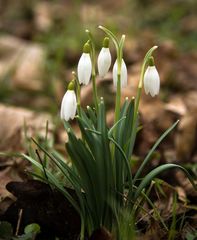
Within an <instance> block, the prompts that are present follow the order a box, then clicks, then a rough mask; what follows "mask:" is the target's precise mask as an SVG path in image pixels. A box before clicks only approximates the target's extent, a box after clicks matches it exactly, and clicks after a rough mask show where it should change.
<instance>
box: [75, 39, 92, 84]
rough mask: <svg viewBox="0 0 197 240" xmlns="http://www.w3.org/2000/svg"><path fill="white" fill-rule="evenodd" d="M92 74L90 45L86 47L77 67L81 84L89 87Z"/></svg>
mask: <svg viewBox="0 0 197 240" xmlns="http://www.w3.org/2000/svg"><path fill="white" fill-rule="evenodd" d="M91 73H92V61H91V57H90V46H89V44H88V43H86V44H85V45H84V48H83V53H82V55H81V57H80V59H79V63H78V66H77V74H78V79H79V83H80V84H85V85H87V84H88V83H89V81H90V78H91Z"/></svg>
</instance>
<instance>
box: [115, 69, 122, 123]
mask: <svg viewBox="0 0 197 240" xmlns="http://www.w3.org/2000/svg"><path fill="white" fill-rule="evenodd" d="M120 77H121V75H120V73H118V74H117V90H116V106H115V123H117V122H118V120H119V117H120V102H121V83H120Z"/></svg>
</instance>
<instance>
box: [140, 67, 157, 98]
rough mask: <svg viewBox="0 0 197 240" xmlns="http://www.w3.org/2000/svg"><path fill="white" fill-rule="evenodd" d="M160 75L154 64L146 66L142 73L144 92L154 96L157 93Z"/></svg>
mask: <svg viewBox="0 0 197 240" xmlns="http://www.w3.org/2000/svg"><path fill="white" fill-rule="evenodd" d="M159 89H160V77H159V74H158V71H157V69H156V67H155V66H148V67H147V69H146V72H145V74H144V90H145V93H146V94H148V93H150V95H151V96H152V97H154V96H155V95H157V94H159Z"/></svg>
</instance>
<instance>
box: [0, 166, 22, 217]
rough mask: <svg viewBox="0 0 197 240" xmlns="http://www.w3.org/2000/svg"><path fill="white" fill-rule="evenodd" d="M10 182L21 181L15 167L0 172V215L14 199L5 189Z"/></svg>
mask: <svg viewBox="0 0 197 240" xmlns="http://www.w3.org/2000/svg"><path fill="white" fill-rule="evenodd" d="M11 181H22V178H21V176H20V174H19V172H18V171H17V169H16V165H13V166H10V167H7V168H5V169H4V170H1V171H0V214H1V213H3V212H4V211H5V210H6V209H7V208H8V206H9V205H10V204H11V203H12V202H13V200H15V197H14V196H13V195H12V194H11V193H10V192H9V191H7V189H6V185H7V183H9V182H11Z"/></svg>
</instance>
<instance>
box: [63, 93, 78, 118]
mask: <svg viewBox="0 0 197 240" xmlns="http://www.w3.org/2000/svg"><path fill="white" fill-rule="evenodd" d="M76 111H77V99H76V95H75V92H74V91H73V90H68V91H67V92H66V93H65V94H64V97H63V99H62V103H61V110H60V117H61V119H65V120H66V121H68V120H69V119H73V118H74V117H75V114H76Z"/></svg>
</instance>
